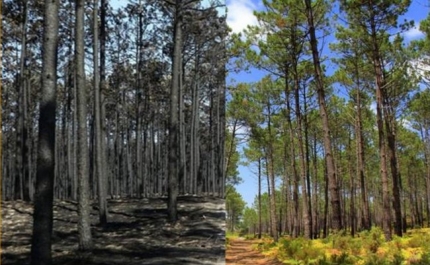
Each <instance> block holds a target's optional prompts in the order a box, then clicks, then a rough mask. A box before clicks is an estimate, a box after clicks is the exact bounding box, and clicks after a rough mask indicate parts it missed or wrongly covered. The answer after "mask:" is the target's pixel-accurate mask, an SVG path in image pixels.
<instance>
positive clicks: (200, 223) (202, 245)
mask: <svg viewBox="0 0 430 265" xmlns="http://www.w3.org/2000/svg"><path fill="white" fill-rule="evenodd" d="M178 202H179V204H178V214H179V216H180V221H178V223H177V224H176V225H174V226H172V225H170V224H169V223H168V222H167V219H166V218H167V211H166V199H142V200H137V199H136V200H133V199H124V200H109V201H108V209H109V224H108V226H107V227H105V228H101V227H98V226H97V223H98V212H97V208H96V203H94V204H93V210H92V213H91V219H92V224H93V225H92V235H93V240H94V246H95V248H94V250H93V252H92V253H91V254H89V255H88V254H87V255H82V254H80V253H79V252H77V247H78V232H77V220H78V218H77V210H76V208H77V205H76V203H75V202H65V201H55V203H54V233H53V247H52V252H53V259H54V260H53V264H58V265H62V264H65V265H72V264H76V265H77V264H88V265H95V264H97V265H102V264H103V265H111V264H112V265H116V264H121V265H129V264H130V265H137V264H154V265H157V264H160V265H170V264H172V265H173V264H190V265H199V264H220V265H221V264H225V211H224V210H225V202H224V200H223V199H218V198H203V197H192V196H188V197H181V198H180V199H179V201H178ZM32 212H33V206H32V205H31V204H29V203H25V202H22V201H13V202H2V257H1V259H2V261H1V264H3V265H9V264H10V265H11V264H17V265H18V264H19V265H27V264H29V256H30V242H31V233H32V222H33V217H32Z"/></svg>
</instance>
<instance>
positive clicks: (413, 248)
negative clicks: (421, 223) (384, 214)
mask: <svg viewBox="0 0 430 265" xmlns="http://www.w3.org/2000/svg"><path fill="white" fill-rule="evenodd" d="M235 237H237V235H235V234H232V233H230V234H227V242H229V240H232V239H235ZM244 237H245V238H246V239H253V238H254V235H245V236H244ZM428 242H430V228H421V229H411V230H409V231H408V232H407V233H405V234H404V236H403V237H397V236H394V237H393V240H391V241H388V242H387V241H385V239H384V234H383V231H382V229H380V228H378V227H373V228H372V229H371V230H370V231H367V230H366V231H362V232H360V233H358V234H357V235H356V236H355V237H351V236H349V235H344V234H342V233H332V234H330V235H329V236H328V237H326V238H319V239H313V240H310V239H306V238H303V237H298V238H291V237H290V236H283V237H280V238H279V241H278V242H277V243H275V242H274V241H273V239H272V238H271V237H268V236H263V237H262V239H261V240H260V241H259V243H258V244H255V245H254V246H255V248H257V249H258V250H259V251H261V252H263V253H264V254H265V255H268V256H270V257H276V258H277V259H279V260H280V261H282V262H283V263H284V264H297V265H332V264H339V265H348V264H351V265H352V264H360V265H394V264H398V265H406V264H414V265H418V264H422V265H424V264H430V244H429V243H428Z"/></svg>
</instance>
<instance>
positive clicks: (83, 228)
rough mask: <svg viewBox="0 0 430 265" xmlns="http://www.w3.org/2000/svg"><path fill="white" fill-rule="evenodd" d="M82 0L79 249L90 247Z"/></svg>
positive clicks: (79, 2)
mask: <svg viewBox="0 0 430 265" xmlns="http://www.w3.org/2000/svg"><path fill="white" fill-rule="evenodd" d="M84 4H85V1H84V0H76V9H75V10H76V24H75V34H76V37H75V56H76V58H75V62H76V86H77V96H78V97H77V107H78V109H77V112H78V115H77V116H78V117H77V118H78V135H77V136H78V158H77V160H78V172H77V173H78V216H79V221H78V233H79V249H80V250H81V251H87V250H91V249H92V247H93V246H92V236H91V223H90V183H89V173H90V172H89V166H88V158H89V150H88V136H87V121H88V120H87V93H86V92H87V91H86V86H85V69H84V67H85V65H84V60H85V50H84Z"/></svg>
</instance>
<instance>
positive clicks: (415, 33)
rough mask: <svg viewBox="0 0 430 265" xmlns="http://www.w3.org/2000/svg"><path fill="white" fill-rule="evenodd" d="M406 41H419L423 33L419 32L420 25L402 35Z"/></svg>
mask: <svg viewBox="0 0 430 265" xmlns="http://www.w3.org/2000/svg"><path fill="white" fill-rule="evenodd" d="M404 36H405V38H406V39H409V40H412V39H419V38H421V37H423V36H424V33H423V32H422V31H421V30H420V25H419V24H418V25H416V26H415V27H413V28H411V29H409V30H408V31H406V32H405V33H404Z"/></svg>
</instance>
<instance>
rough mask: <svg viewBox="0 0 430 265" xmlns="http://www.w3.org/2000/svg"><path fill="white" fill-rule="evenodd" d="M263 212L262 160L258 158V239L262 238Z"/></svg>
mask: <svg viewBox="0 0 430 265" xmlns="http://www.w3.org/2000/svg"><path fill="white" fill-rule="evenodd" d="M261 217H262V212H261V158H258V238H259V239H260V238H261V229H262V222H261Z"/></svg>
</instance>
